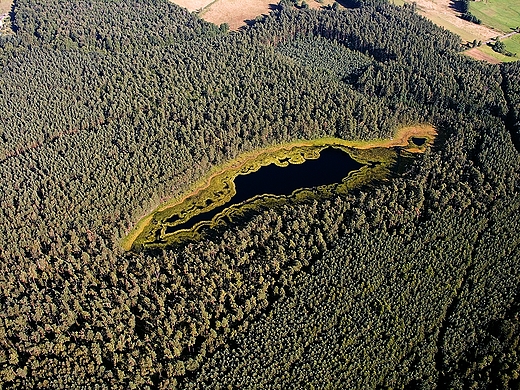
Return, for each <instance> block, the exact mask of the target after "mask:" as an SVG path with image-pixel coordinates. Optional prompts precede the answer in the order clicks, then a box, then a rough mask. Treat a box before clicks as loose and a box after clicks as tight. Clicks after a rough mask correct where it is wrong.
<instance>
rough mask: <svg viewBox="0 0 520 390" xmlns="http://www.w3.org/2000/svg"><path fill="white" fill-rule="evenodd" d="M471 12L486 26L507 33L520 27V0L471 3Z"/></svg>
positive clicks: (490, 0) (484, 0) (491, 0)
mask: <svg viewBox="0 0 520 390" xmlns="http://www.w3.org/2000/svg"><path fill="white" fill-rule="evenodd" d="M470 11H471V13H472V14H473V15H475V16H476V17H477V18H479V19H480V20H482V23H483V24H485V25H486V26H490V27H493V28H495V29H498V30H501V31H503V32H505V33H507V32H510V31H511V29H514V28H516V27H518V26H520V0H483V1H471V2H470Z"/></svg>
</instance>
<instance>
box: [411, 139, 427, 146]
mask: <svg viewBox="0 0 520 390" xmlns="http://www.w3.org/2000/svg"><path fill="white" fill-rule="evenodd" d="M412 142H413V143H414V144H416V145H417V146H423V145H424V143H425V142H426V138H418V137H412Z"/></svg>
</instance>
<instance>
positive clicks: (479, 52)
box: [464, 34, 520, 64]
mask: <svg viewBox="0 0 520 390" xmlns="http://www.w3.org/2000/svg"><path fill="white" fill-rule="evenodd" d="M502 42H504V44H505V45H506V49H507V50H508V51H510V52H511V53H516V57H508V56H505V55H503V54H500V53H497V52H496V51H494V50H493V49H492V48H491V47H490V46H488V45H482V46H481V47H478V48H474V49H471V50H467V51H465V52H464V54H466V55H468V56H470V57H472V58H475V59H477V60H482V61H487V62H489V63H490V64H499V63H501V62H514V61H518V60H520V34H517V35H513V36H512V37H510V38H507V39H504V40H503V41H502Z"/></svg>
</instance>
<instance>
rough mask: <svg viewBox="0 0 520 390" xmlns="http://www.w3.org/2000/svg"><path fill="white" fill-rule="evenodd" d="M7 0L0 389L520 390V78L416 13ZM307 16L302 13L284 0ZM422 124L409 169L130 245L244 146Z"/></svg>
mask: <svg viewBox="0 0 520 390" xmlns="http://www.w3.org/2000/svg"><path fill="white" fill-rule="evenodd" d="M351 5H352V7H353V8H351V9H347V10H341V9H339V7H337V6H335V7H330V9H325V10H321V11H315V10H310V9H305V8H301V7H295V6H294V4H293V3H291V2H290V1H287V0H284V1H282V2H280V4H279V6H278V8H277V9H275V10H273V12H272V13H271V14H270V15H269V16H267V17H265V18H258V19H257V21H256V22H255V23H254V24H253V25H251V26H249V27H247V28H244V29H242V30H241V31H239V32H228V31H227V29H226V28H225V26H222V28H220V27H219V26H215V25H212V24H210V23H206V22H204V21H202V20H200V19H198V18H197V17H196V16H194V15H191V14H189V13H188V12H187V11H186V10H184V9H181V8H179V7H177V6H175V5H173V4H171V3H168V2H167V1H166V0H72V1H60V0H15V3H14V7H13V12H12V13H11V21H12V24H13V30H14V31H15V34H14V35H10V36H0V67H1V72H0V91H1V92H0V177H1V179H0V213H1V217H0V220H1V221H2V223H1V224H0V229H1V231H0V383H1V387H2V388H6V389H7V388H51V389H58V388H64V389H71V388H96V387H97V388H114V389H117V388H120V389H127V388H130V389H131V388H142V389H145V388H173V387H176V386H177V387H179V388H204V389H205V388H227V387H229V386H231V387H232V388H235V387H242V388H302V387H306V388H307V387H314V388H327V387H328V388H402V389H404V388H454V389H463V388H475V389H481V388H482V389H483V388H518V387H519V386H520V377H519V375H520V358H519V356H520V344H519V342H520V324H519V315H520V297H519V294H520V290H519V286H520V283H519V282H520V267H519V259H520V246H519V244H520V235H519V233H518V226H520V220H519V219H520V212H519V208H520V194H519V192H520V181H519V179H520V170H519V169H520V160H519V157H520V156H519V153H520V63H518V62H517V63H512V64H508V65H500V66H498V65H488V64H484V63H481V62H477V61H475V60H472V59H470V58H467V57H465V56H463V55H461V54H460V50H461V42H460V39H459V38H458V37H456V36H454V35H453V34H451V33H450V32H448V31H446V30H443V29H441V28H438V27H436V26H435V25H433V24H432V23H431V22H429V21H428V20H426V19H424V18H422V17H420V16H419V15H417V14H416V13H415V11H414V7H413V6H404V7H396V6H393V5H390V4H388V3H386V2H384V1H378V0H360V1H358V2H352V4H351ZM300 8H301V9H300ZM418 122H429V123H432V124H433V125H434V126H435V127H436V128H437V130H438V132H439V136H438V138H437V140H436V143H435V145H434V146H433V147H432V148H431V149H430V150H428V151H427V152H426V153H425V154H424V155H421V156H420V157H419V158H416V159H415V160H413V161H411V162H409V163H408V164H407V165H406V166H405V167H403V169H401V174H399V175H397V176H396V177H394V178H392V179H391V180H389V181H387V182H383V183H375V184H373V185H371V186H367V187H366V188H361V189H359V190H356V191H355V192H352V193H349V194H348V195H346V196H334V197H331V198H330V199H328V200H326V201H321V202H318V201H308V202H300V203H298V204H287V205H285V206H281V207H278V208H275V209H270V210H269V209H266V210H264V211H260V212H258V213H257V214H256V215H252V216H250V217H249V218H246V219H245V220H244V221H242V222H241V223H239V224H236V226H231V227H230V228H228V229H225V230H220V231H215V232H214V234H213V235H211V237H209V238H207V239H205V240H203V241H200V242H197V243H191V244H189V245H186V246H183V247H180V248H172V249H164V250H160V251H155V252H149V251H143V252H141V253H125V252H124V251H123V250H122V249H121V247H120V242H121V239H122V238H123V237H124V236H125V234H126V233H127V232H128V230H129V229H130V228H131V227H132V226H133V225H134V224H135V223H136V222H137V221H138V220H139V219H140V217H142V216H143V215H144V214H146V213H147V212H149V211H151V210H152V209H153V208H154V207H156V206H157V205H158V204H159V203H160V202H161V200H163V199H165V198H167V197H170V196H174V195H178V194H180V193H182V192H183V190H184V189H186V188H187V186H189V184H190V182H192V181H195V180H197V179H199V178H201V177H202V176H203V175H204V174H205V173H207V172H208V170H209V169H211V167H214V166H216V165H218V164H220V163H223V162H225V161H228V160H230V159H232V158H233V157H235V156H237V155H238V154H239V153H241V152H244V151H250V150H254V149H255V148H258V147H265V146H269V145H273V144H277V143H281V142H287V141H291V140H296V139H312V138H318V137H323V136H337V137H342V138H345V139H373V138H383V137H389V136H391V134H392V132H393V131H395V130H396V128H397V127H399V126H403V125H410V124H414V123H418Z"/></svg>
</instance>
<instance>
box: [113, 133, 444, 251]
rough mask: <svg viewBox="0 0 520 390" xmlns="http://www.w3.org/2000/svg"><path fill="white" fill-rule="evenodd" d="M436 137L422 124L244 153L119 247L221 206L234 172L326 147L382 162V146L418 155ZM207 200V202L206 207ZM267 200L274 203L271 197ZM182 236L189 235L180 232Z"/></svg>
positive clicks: (354, 181) (295, 159)
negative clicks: (386, 133)
mask: <svg viewBox="0 0 520 390" xmlns="http://www.w3.org/2000/svg"><path fill="white" fill-rule="evenodd" d="M436 134H437V133H436V131H435V129H434V128H433V127H432V126H430V125H424V124H422V125H416V126H410V127H404V128H401V129H399V130H398V131H397V132H396V133H395V135H394V136H393V137H392V138H390V139H384V140H372V141H346V140H342V139H338V138H322V139H317V140H310V141H307V140H306V141H296V142H292V143H289V144H282V145H275V146H272V147H269V148H265V149H261V150H257V151H253V152H249V153H245V154H243V155H241V156H239V157H238V158H237V159H235V160H233V161H229V162H228V163H226V164H224V165H222V166H220V167H215V168H214V169H213V170H212V171H211V172H210V173H209V174H208V175H207V176H206V177H205V178H203V179H201V180H199V181H198V182H196V183H194V184H193V185H192V186H190V190H189V191H187V192H186V193H185V194H184V195H182V196H179V197H175V198H172V199H170V200H169V201H168V202H166V203H164V204H162V205H160V206H159V207H157V209H156V210H154V211H153V212H152V213H151V214H149V215H148V216H146V217H144V218H143V219H141V220H140V221H139V222H138V224H137V225H136V227H135V228H134V229H133V230H132V231H131V232H130V234H129V235H128V236H127V237H125V239H124V240H123V242H122V246H123V248H124V249H125V250H131V249H132V248H133V247H136V246H137V247H139V246H142V245H143V244H145V243H153V242H154V241H155V239H156V235H157V234H158V232H160V236H161V238H163V237H164V236H165V226H175V225H178V224H181V223H183V222H185V221H187V220H189V219H190V218H192V217H193V216H194V215H197V214H200V213H203V212H207V211H210V210H212V209H214V208H215V207H218V206H221V205H223V204H226V203H227V202H228V201H229V200H230V199H231V198H232V197H233V196H234V194H235V193H234V191H235V188H234V179H235V177H236V176H237V175H239V174H247V173H251V172H254V171H256V170H258V169H260V168H261V167H262V166H267V165H269V164H273V163H274V164H277V165H282V166H283V165H284V164H285V165H287V164H288V163H287V162H285V160H286V159H287V158H289V159H290V161H291V163H303V162H304V161H306V160H307V159H312V158H317V157H318V156H319V152H320V151H321V150H322V149H324V148H325V147H328V146H333V147H336V148H341V149H349V154H351V156H352V157H353V158H354V159H355V160H357V161H359V162H361V163H366V162H367V161H380V162H384V161H385V160H388V159H389V156H390V155H389V154H388V153H385V151H384V149H385V148H387V149H388V148H392V147H396V146H401V147H405V148H406V150H408V151H409V152H411V153H420V152H422V151H424V149H425V147H426V146H427V145H430V144H431V142H432V141H433V139H434V138H435V136H436ZM412 137H420V138H426V140H427V141H426V142H425V144H424V145H423V146H422V147H417V146H415V145H414V144H413V143H411V142H410V139H411V138H412ZM362 151H364V152H362ZM282 161H284V162H282ZM378 169H379V170H372V171H370V172H366V170H365V171H363V175H354V177H352V178H350V180H349V181H348V182H346V183H343V184H340V186H343V187H344V188H343V189H344V190H348V188H350V187H351V186H353V185H354V186H356V185H359V184H360V183H362V182H364V180H366V178H370V179H372V178H373V177H372V176H374V175H375V176H379V177H381V175H382V173H383V170H385V169H386V167H385V166H384V164H381V167H379V168H378ZM362 176H363V177H362ZM338 190H340V188H338ZM278 198H280V197H278ZM208 200H210V203H209V204H208ZM270 201H275V200H274V198H273V199H270ZM231 211H233V210H231ZM172 217H176V218H177V219H176V221H175V223H171V222H167V220H168V219H171V218H172ZM183 234H190V233H189V232H185V233H183ZM193 234H196V233H193Z"/></svg>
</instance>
